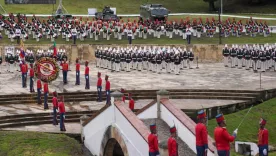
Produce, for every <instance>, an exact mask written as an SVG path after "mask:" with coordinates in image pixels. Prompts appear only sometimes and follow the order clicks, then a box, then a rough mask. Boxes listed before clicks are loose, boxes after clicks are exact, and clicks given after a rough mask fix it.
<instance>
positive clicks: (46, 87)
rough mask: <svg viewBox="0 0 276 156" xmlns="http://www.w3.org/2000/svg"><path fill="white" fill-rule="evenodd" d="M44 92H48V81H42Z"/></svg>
mask: <svg viewBox="0 0 276 156" xmlns="http://www.w3.org/2000/svg"><path fill="white" fill-rule="evenodd" d="M43 88H44V93H49V88H48V83H44V87H43Z"/></svg>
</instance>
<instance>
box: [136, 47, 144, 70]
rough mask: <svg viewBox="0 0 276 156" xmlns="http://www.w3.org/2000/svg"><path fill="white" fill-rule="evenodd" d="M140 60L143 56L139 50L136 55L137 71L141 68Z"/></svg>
mask: <svg viewBox="0 0 276 156" xmlns="http://www.w3.org/2000/svg"><path fill="white" fill-rule="evenodd" d="M142 61H143V56H142V54H141V53H140V51H139V52H138V55H137V64H138V71H141V70H142Z"/></svg>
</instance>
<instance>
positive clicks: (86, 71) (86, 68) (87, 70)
mask: <svg viewBox="0 0 276 156" xmlns="http://www.w3.org/2000/svg"><path fill="white" fill-rule="evenodd" d="M85 75H89V67H88V66H87V67H85Z"/></svg>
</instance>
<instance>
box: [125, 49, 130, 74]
mask: <svg viewBox="0 0 276 156" xmlns="http://www.w3.org/2000/svg"><path fill="white" fill-rule="evenodd" d="M130 63H131V54H130V53H129V52H127V55H126V68H127V69H126V71H127V72H130Z"/></svg>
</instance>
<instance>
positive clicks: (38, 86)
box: [36, 79, 42, 89]
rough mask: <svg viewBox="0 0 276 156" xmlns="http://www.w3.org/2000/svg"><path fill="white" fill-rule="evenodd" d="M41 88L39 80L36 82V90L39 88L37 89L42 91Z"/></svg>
mask: <svg viewBox="0 0 276 156" xmlns="http://www.w3.org/2000/svg"><path fill="white" fill-rule="evenodd" d="M41 87H42V85H41V81H40V80H39V79H38V80H37V81H36V88H37V89H41Z"/></svg>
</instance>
